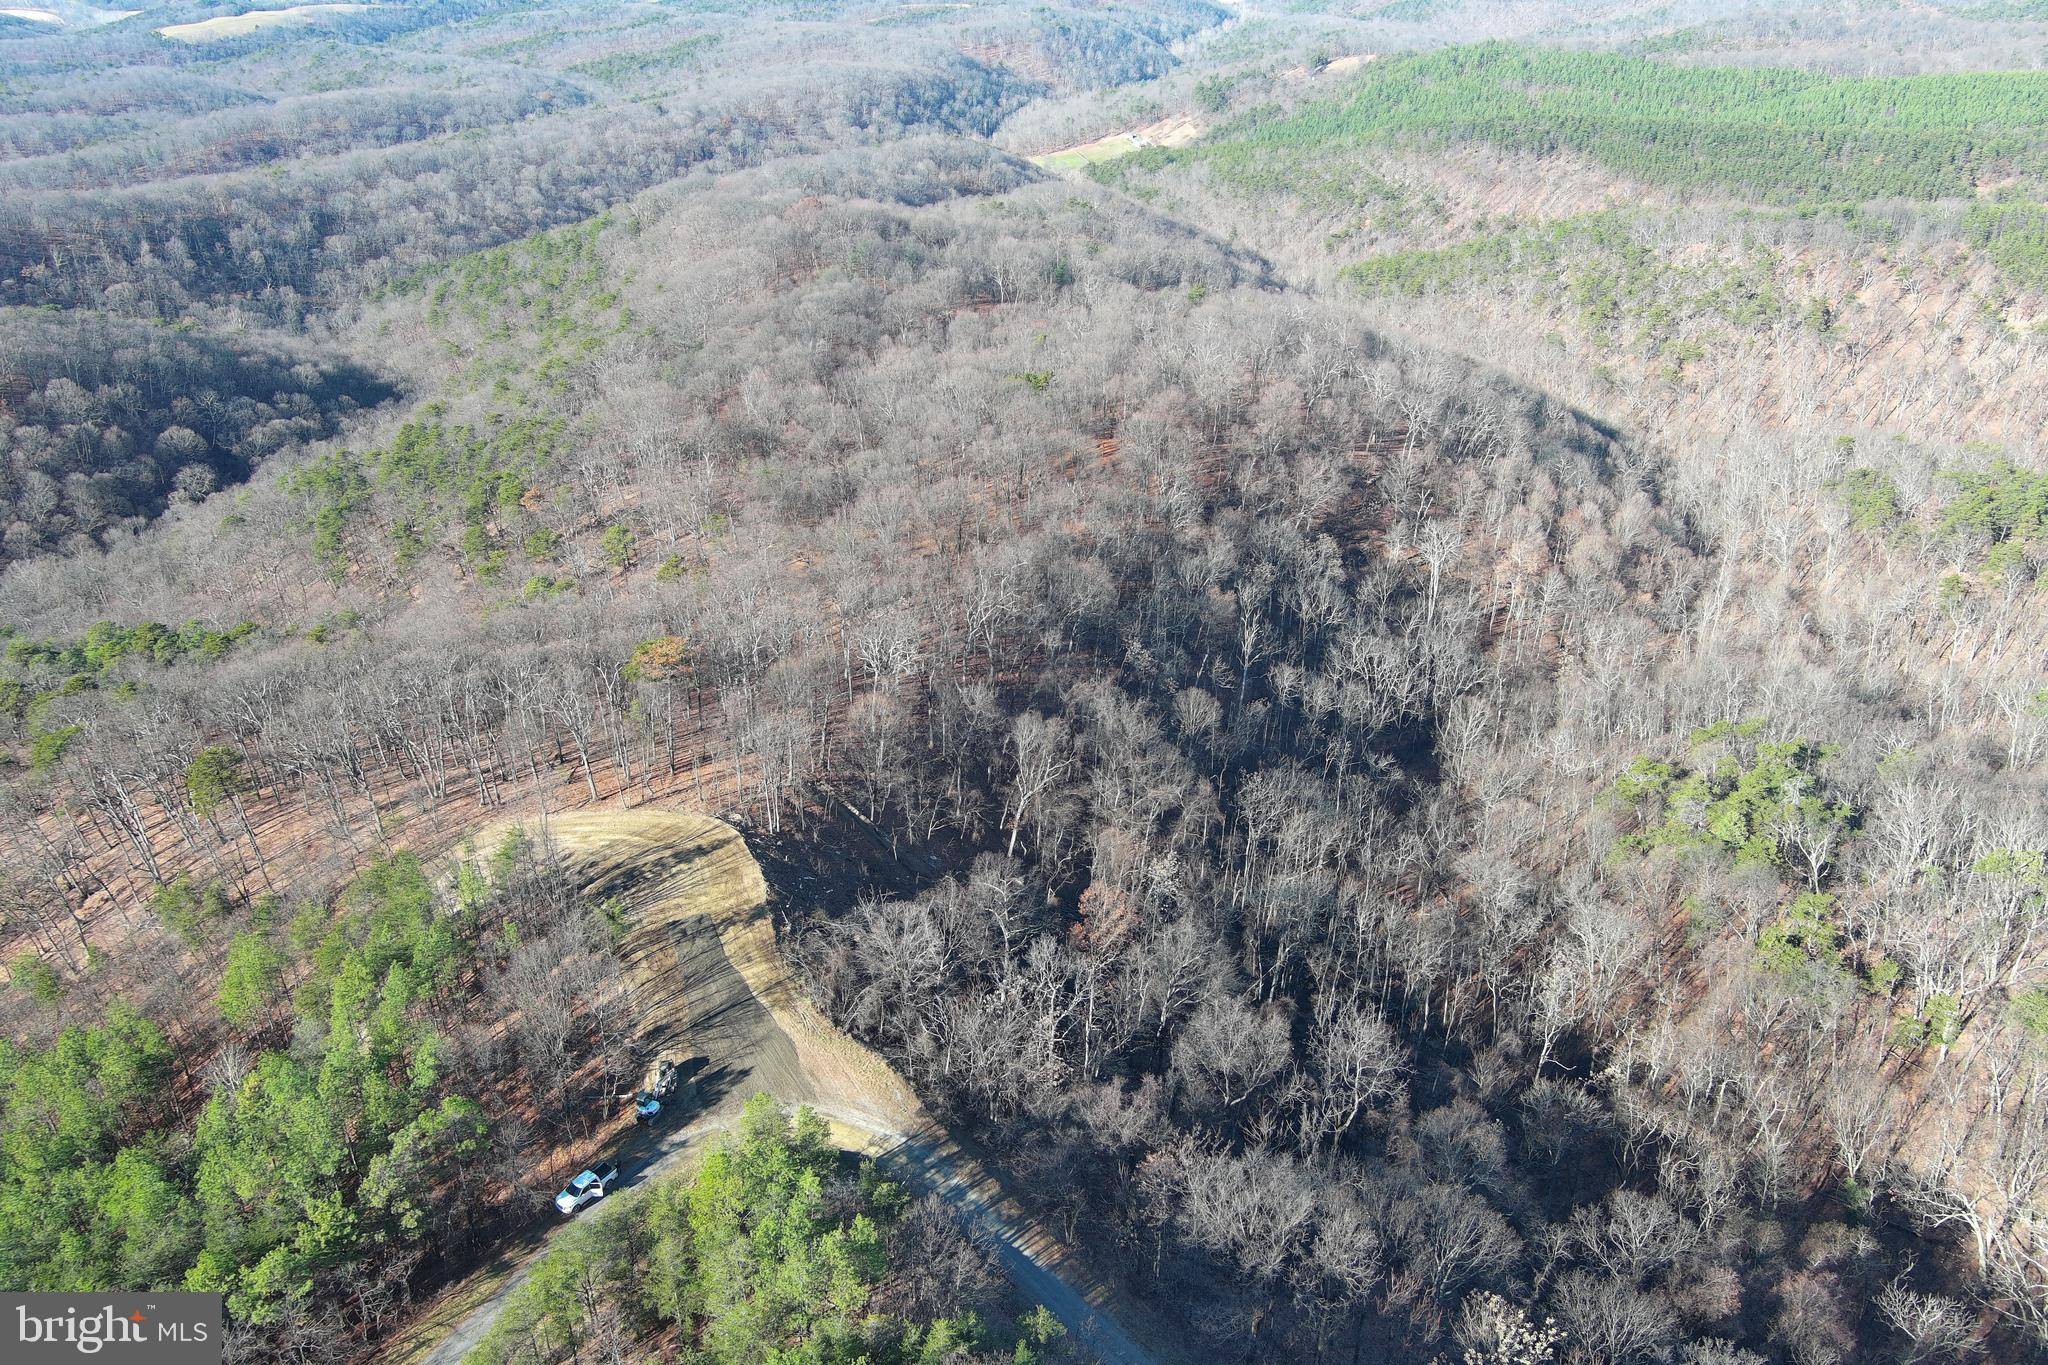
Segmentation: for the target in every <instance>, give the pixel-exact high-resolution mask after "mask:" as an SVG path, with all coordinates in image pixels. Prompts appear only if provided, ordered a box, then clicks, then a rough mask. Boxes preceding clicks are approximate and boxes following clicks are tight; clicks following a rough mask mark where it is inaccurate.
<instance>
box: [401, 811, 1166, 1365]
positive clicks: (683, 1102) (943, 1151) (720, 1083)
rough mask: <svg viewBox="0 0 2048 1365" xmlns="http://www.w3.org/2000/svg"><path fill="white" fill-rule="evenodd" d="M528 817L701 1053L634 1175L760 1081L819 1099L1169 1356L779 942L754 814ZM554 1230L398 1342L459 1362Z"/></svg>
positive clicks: (1137, 1356)
mask: <svg viewBox="0 0 2048 1365" xmlns="http://www.w3.org/2000/svg"><path fill="white" fill-rule="evenodd" d="M514 823H516V822H514V821H499V822H497V823H496V824H495V825H492V826H490V827H487V828H486V829H484V830H481V831H479V832H478V834H477V843H478V846H480V847H489V846H491V845H492V844H494V843H495V842H496V840H497V838H498V837H500V836H502V834H503V833H504V832H505V831H506V830H507V829H509V828H510V827H511V825H512V824H514ZM528 832H529V833H530V834H532V835H533V836H534V837H535V838H536V839H538V840H539V841H540V842H541V843H542V844H543V845H544V846H545V847H546V848H548V849H549V850H550V851H552V852H553V853H554V854H555V856H557V857H559V858H561V859H562V860H563V861H564V862H565V863H566V864H567V866H569V867H570V868H571V869H573V870H574V872H575V874H576V875H577V877H578V878H579V880H581V882H582V884H583V885H584V887H585V891H586V894H587V895H588V896H590V897H591V898H593V899H596V900H600V901H613V902H615V903H616V904H617V906H618V908H619V910H620V911H621V912H622V914H623V917H624V919H625V922H626V925H627V929H626V935H625V939H624V941H623V943H622V944H621V947H620V950H619V951H620V957H621V960H622V961H623V962H624V964H625V970H626V976H627V982H628V986H629V988H630V990H631V992H632V998H633V1003H634V1008H635V1011H636V1015H637V1018H638V1036H639V1040H640V1043H641V1046H642V1047H643V1049H644V1050H645V1051H646V1053H647V1055H648V1056H650V1057H652V1056H655V1055H667V1056H672V1057H676V1058H678V1059H683V1058H687V1059H688V1060H687V1061H686V1062H685V1063H684V1071H685V1074H686V1075H687V1076H689V1078H690V1080H691V1089H690V1091H689V1093H687V1094H685V1095H679V1096H678V1101H677V1104H676V1106H675V1107H676V1112H675V1113H674V1115H673V1116H671V1117H670V1118H669V1119H668V1120H667V1122H666V1123H665V1124H663V1125H661V1126H658V1127H655V1128H653V1129H649V1130H643V1131H640V1132H638V1133H635V1134H634V1135H633V1136H632V1137H631V1138H630V1139H629V1140H628V1141H627V1142H625V1143H624V1144H623V1146H622V1147H621V1149H620V1150H618V1151H617V1152H615V1153H613V1154H611V1155H612V1159H614V1160H616V1161H617V1162H618V1163H619V1166H620V1170H621V1172H622V1179H621V1184H622V1185H623V1186H625V1187H631V1186H634V1185H638V1184H640V1183H642V1182H644V1181H646V1180H647V1179H648V1178H649V1177H651V1176H653V1175H656V1174H659V1173H665V1172H667V1171H670V1170H674V1169H679V1168H680V1167H681V1166H682V1165H684V1164H685V1163H687V1162H688V1161H689V1160H691V1159H693V1158H694V1155H695V1154H696V1153H698V1152H700V1151H701V1150H702V1142H701V1139H703V1138H705V1137H707V1136H709V1135H711V1134H714V1133H717V1132H719V1131H721V1130H723V1129H725V1128H727V1127H730V1126H731V1124H732V1122H733V1121H734V1119H735V1118H736V1117H737V1116H738V1113H739V1110H740V1108H741V1107H742V1106H743V1105H744V1104H745V1102H746V1100H747V1099H748V1098H749V1097H750V1096H752V1095H753V1094H755V1093H756V1092H761V1091H765V1092H766V1093H768V1094H770V1095H773V1096H774V1097H775V1098H776V1099H778V1100H780V1101H782V1102H783V1103H785V1104H806V1105H809V1106H810V1107H811V1108H813V1109H815V1110H816V1111H817V1112H818V1113H819V1114H820V1115H821V1116H822V1117H824V1118H825V1119H826V1120H827V1121H828V1123H829V1124H830V1126H831V1130H832V1135H833V1141H834V1142H835V1143H836V1144H837V1145H838V1146H840V1147H842V1148H843V1149H845V1150H848V1151H857V1152H862V1153H865V1154H869V1155H873V1156H875V1157H876V1158H877V1160H878V1161H879V1162H880V1163H881V1164H882V1166H883V1167H884V1169H885V1170H887V1171H888V1172H889V1173H890V1174H891V1175H892V1176H893V1177H894V1178H896V1179H898V1180H900V1181H902V1182H903V1183H904V1184H906V1185H907V1186H909V1187H910V1188H912V1189H915V1190H918V1191H921V1192H927V1191H928V1192H935V1193H937V1194H939V1195H940V1196H941V1197H942V1198H944V1199H945V1200H946V1201H947V1202H948V1203H949V1204H951V1205H952V1206H953V1207H954V1208H955V1210H956V1211H957V1212H958V1213H959V1215H960V1217H961V1219H962V1221H963V1222H964V1223H965V1224H967V1225H968V1226H969V1227H970V1228H971V1229H972V1230H973V1231H974V1232H975V1233H977V1234H978V1235H979V1236H981V1237H982V1238H983V1239H984V1240H985V1241H986V1242H987V1244H988V1245H989V1246H990V1247H991V1248H992V1249H993V1250H994V1252H995V1253H996V1255H997V1256H998V1258H999V1259H1000V1260H1001V1261H1002V1262H1003V1265H1004V1268H1005V1269H1006V1270H1007V1271H1008V1272H1009V1273H1010V1275H1011V1277H1012V1279H1013V1280H1015V1282H1016V1283H1017V1285H1018V1286H1019V1288H1020V1289H1022V1290H1023V1291H1024V1292H1026V1293H1027V1294H1029V1295H1030V1296H1031V1297H1033V1298H1035V1299H1037V1300H1039V1301H1040V1302H1042V1303H1044V1304H1045V1305H1046V1306H1047V1307H1048V1308H1050V1309H1052V1311H1053V1312H1054V1313H1055V1314H1056V1315H1058V1317H1059V1318H1060V1320H1061V1321H1062V1322H1063V1323H1065V1324H1066V1326H1067V1329H1068V1331H1069V1332H1070V1333H1072V1335H1073V1338H1074V1339H1075V1340H1076V1341H1077V1342H1079V1343H1080V1344H1082V1345H1084V1346H1085V1347H1086V1348H1087V1349H1088V1350H1090V1351H1092V1352H1094V1353H1095V1354H1096V1356H1097V1357H1098V1358H1100V1359H1101V1360H1104V1361H1107V1362H1110V1363H1111V1365H1152V1362H1155V1361H1159V1360H1161V1359H1163V1357H1162V1356H1160V1355H1158V1354H1156V1353H1154V1352H1152V1351H1150V1350H1148V1349H1146V1348H1144V1347H1141V1346H1139V1345H1138V1344H1137V1343H1136V1342H1135V1341H1134V1340H1133V1339H1132V1338H1131V1337H1130V1336H1129V1334H1128V1333H1127V1332H1126V1331H1125V1330H1124V1328H1123V1327H1122V1326H1120V1325H1119V1324H1118V1323H1117V1322H1116V1321H1115V1320H1113V1319H1112V1318H1110V1317H1109V1316H1108V1315H1107V1313H1106V1312H1105V1311H1104V1309H1103V1307H1102V1305H1103V1303H1104V1301H1105V1299H1106V1298H1107V1290H1106V1289H1105V1288H1104V1287H1103V1286H1102V1285H1101V1284H1099V1283H1095V1282H1091V1280H1090V1279H1089V1277H1087V1276H1086V1274H1085V1272H1083V1271H1082V1270H1081V1269H1080V1262H1079V1260H1078V1259H1077V1258H1076V1257H1075V1256H1074V1254H1073V1253H1072V1252H1071V1251H1070V1249H1068V1248H1067V1247H1065V1246H1064V1245H1062V1244H1061V1243H1060V1242H1059V1241H1057V1240H1056V1239H1055V1238H1054V1237H1053V1236H1052V1235H1051V1233H1049V1232H1048V1231H1047V1230H1046V1229H1045V1228H1043V1227H1042V1226H1040V1225H1039V1224H1038V1223H1037V1222H1036V1221H1035V1220H1033V1219H1032V1218H1031V1217H1030V1215H1029V1214H1027V1213H1026V1212H1025V1211H1024V1210H1023V1209H1022V1208H1020V1207H1019V1206H1018V1205H1017V1203H1016V1201H1015V1200H1013V1199H1012V1198H1010V1196H1009V1195H1008V1193H1007V1192H1006V1191H1005V1190H1004V1189H1003V1187H1002V1184H1001V1182H1000V1181H999V1180H998V1179H997V1178H996V1177H995V1176H994V1175H992V1174H991V1173H990V1172H989V1171H988V1169H987V1168H986V1167H985V1166H984V1165H983V1164H982V1163H981V1162H979V1161H978V1160H976V1159H975V1158H974V1156H972V1155H971V1154H969V1153H968V1152H966V1151H964V1150H963V1149H962V1148H961V1146H960V1145H959V1144H958V1143H957V1142H955V1141H954V1140H953V1138H952V1137H951V1136H950V1135H949V1134H948V1133H946V1131H945V1130H944V1129H943V1128H941V1127H940V1126H939V1125H938V1124H937V1123H936V1122H934V1121H933V1120H932V1118H931V1117H930V1116H929V1115H928V1114H927V1113H926V1112H925V1110H924V1108H923V1106H922V1105H920V1104H919V1103H918V1101H917V1097H916V1096H915V1095H914V1094H913V1093H912V1092H911V1089H910V1087H909V1086H908V1085H907V1084H905V1083H904V1081H903V1079H902V1078H901V1077H900V1076H898V1075H897V1074H896V1073H895V1071H894V1070H893V1069H892V1068H891V1067H890V1066H889V1064H888V1063H887V1062H885V1061H884V1060H883V1059H882V1058H881V1057H879V1056H877V1055H876V1054H875V1053H874V1052H872V1051H870V1050H869V1049H867V1048H866V1047H863V1046H862V1045H861V1044H859V1043H858V1042H855V1041H854V1040H853V1039H851V1038H848V1037H847V1036H846V1035H845V1034H843V1033H840V1032H839V1031H838V1030H837V1029H835V1028H833V1027H832V1025H831V1024H830V1022H829V1021H827V1020H826V1019H825V1018H824V1016H823V1015H822V1014H820V1013H819V1012H818V1010H817V1009H816V1008H815V1007H814V1006H813V1005H812V1004H811V1003H810V1002H809V1001H808V1000H807V999H805V998H804V996H803V994H802V992H801V991H800V990H799V989H798V988H797V986H796V983H795V981H794V979H793V978H792V977H791V975H790V972H789V968H788V966H787V964H786V963H785V962H784V960H783V957H782V954H781V952H780V951H779V949H778V947H777V944H776V938H775V927H774V923H773V919H772V917H771V915H770V913H769V908H768V907H769V891H768V885H767V881H766V879H765V878H764V877H763V875H762V873H761V867H760V864H759V863H758V862H756V861H755V859H754V857H753V855H752V853H751V852H750V851H749V850H748V848H747V845H746V841H745V840H744V839H743V838H742V837H741V836H740V834H739V832H738V831H737V830H735V829H733V828H732V826H730V825H728V824H726V823H724V822H723V821H721V820H716V819H713V818H711V817H709V816H705V815H695V814H689V813H686V812H681V811H672V810H649V809H643V810H601V811H579V812H575V813H571V814H564V815H557V816H553V817H550V818H548V819H547V820H546V821H545V822H536V823H529V824H528ZM600 1155H601V1154H599V1153H595V1152H593V1153H591V1154H590V1158H589V1159H590V1160H597V1159H599V1157H600ZM550 1236H551V1232H550V1233H541V1234H540V1235H537V1236H531V1235H530V1236H528V1237H526V1238H524V1239H521V1241H520V1242H519V1243H518V1244H517V1245H515V1246H514V1247H511V1248H509V1249H505V1250H502V1251H501V1252H500V1253H499V1254H498V1255H497V1257H496V1258H495V1259H494V1260H493V1261H492V1263H491V1264H489V1265H487V1266H486V1267H484V1268H483V1269H481V1270H479V1271H478V1272H476V1273H475V1274H474V1275H472V1276H471V1277H470V1278H469V1279H468V1280H466V1281H465V1282H463V1283H462V1284H459V1285H456V1286H454V1287H453V1288H451V1289H450V1290H449V1291H448V1292H447V1293H445V1294H443V1295H442V1296H441V1297H440V1298H439V1299H437V1300H436V1301H435V1302H434V1303H433V1304H430V1305H429V1306H428V1307H427V1309H426V1310H425V1312H424V1313H423V1315H422V1317H421V1319H420V1321H419V1322H417V1323H416V1324H414V1326H413V1327H412V1328H411V1329H410V1330H408V1331H406V1332H403V1333H401V1334H399V1335H398V1336H396V1337H394V1338H393V1339H392V1341H391V1342H390V1344H389V1345H388V1346H387V1347H386V1349H385V1350H384V1351H383V1352H382V1358H383V1359H384V1360H386V1361H389V1362H401V1361H403V1362H419V1363H420V1365H456V1362H458V1361H460V1360H461V1359H462V1358H463V1357H464V1356H465V1355H466V1354H467V1353H468V1352H469V1351H470V1350H472V1349H473V1348H474V1347H475V1345H476V1344H477V1342H479V1341H480V1340H481V1339H482V1338H483V1336H484V1334H485V1333H486V1332H487V1331H489V1329H490V1325H491V1323H492V1322H494V1321H495V1320H496V1319H497V1316H498V1314H499V1312H500V1311H502V1309H503V1308H504V1305H505V1303H506V1301H507V1300H508V1299H509V1298H510V1296H511V1295H512V1294H513V1292H514V1291H516V1290H517V1288H518V1287H519V1285H520V1284H521V1283H523V1282H524V1280H525V1276H526V1274H527V1272H528V1271H529V1270H530V1268H531V1266H532V1264H533V1262H534V1260H535V1258H536V1257H537V1256H538V1255H539V1253H540V1252H541V1251H542V1250H543V1249H545V1247H546V1245H547V1241H548V1239H549V1237H550Z"/></svg>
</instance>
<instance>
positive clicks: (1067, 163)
mask: <svg viewBox="0 0 2048 1365" xmlns="http://www.w3.org/2000/svg"><path fill="white" fill-rule="evenodd" d="M1201 135H1202V125H1201V124H1199V123H1197V122H1196V121H1195V120H1194V119H1192V118H1188V117H1185V116H1182V117H1178V118H1164V119H1160V120H1158V121H1157V122H1154V123H1148V124H1146V125H1145V126H1144V127H1142V128H1132V129H1130V130H1129V131H1127V132H1121V133H1111V134H1109V135H1108V136H1106V137H1099V138H1096V139H1095V140H1094V141H1092V142H1082V143H1078V144H1076V145H1074V146H1072V147H1062V148H1060V149H1059V150H1058V151H1054V152H1044V153H1041V154H1040V155H1038V156H1034V157H1032V158H1031V164H1032V165H1034V166H1043V167H1044V168H1045V169H1046V170H1049V171H1059V172H1061V173H1063V174H1064V173H1067V172H1081V171H1086V170H1087V169H1088V168H1089V167H1090V166H1093V165H1096V164H1098V163H1100V162H1104V161H1114V160H1116V159H1117V158H1118V157H1123V156H1129V155H1130V154H1131V153H1133V152H1142V151H1144V150H1145V149H1146V148H1148V147H1185V146H1186V145H1187V144H1188V143H1190V142H1193V141H1194V140H1195V139H1196V138H1198V137H1200V136H1201Z"/></svg>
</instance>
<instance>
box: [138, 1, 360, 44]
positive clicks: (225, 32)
mask: <svg viewBox="0 0 2048 1365" xmlns="http://www.w3.org/2000/svg"><path fill="white" fill-rule="evenodd" d="M371 8H374V6H371V5H292V6H289V7H287V8H285V9H252V10H246V11H244V12H243V13H241V14H220V15H215V16H214V17H213V18H211V19H200V20H196V21H195V22H193V23H189V24H171V25H169V26H168V27H165V28H160V29H158V30H157V32H158V33H159V34H160V35H162V36H163V37H166V38H171V39H174V40H176V41H178V42H181V43H210V42H215V41H218V40H219V39H222V38H245V37H247V36H248V35H249V34H251V33H254V32H256V31H257V30H258V29H265V28H274V27H276V26H277V25H279V24H303V23H307V22H310V21H312V20H314V19H324V18H326V17H327V16H329V15H334V14H357V13H360V12H361V11H363V10H366V9H371Z"/></svg>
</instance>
